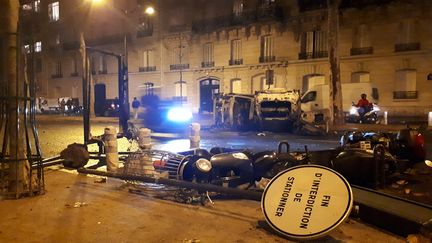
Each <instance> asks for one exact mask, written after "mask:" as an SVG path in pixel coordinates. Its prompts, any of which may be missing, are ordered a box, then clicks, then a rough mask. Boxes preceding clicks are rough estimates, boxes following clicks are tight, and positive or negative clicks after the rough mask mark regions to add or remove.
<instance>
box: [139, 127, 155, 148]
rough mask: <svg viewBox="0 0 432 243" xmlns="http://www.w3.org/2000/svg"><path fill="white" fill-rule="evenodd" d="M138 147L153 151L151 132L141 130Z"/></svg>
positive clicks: (144, 129) (146, 129) (145, 129)
mask: <svg viewBox="0 0 432 243" xmlns="http://www.w3.org/2000/svg"><path fill="white" fill-rule="evenodd" d="M138 146H139V147H140V148H141V149H151V146H152V145H151V130H150V129H148V128H140V129H139V131H138Z"/></svg>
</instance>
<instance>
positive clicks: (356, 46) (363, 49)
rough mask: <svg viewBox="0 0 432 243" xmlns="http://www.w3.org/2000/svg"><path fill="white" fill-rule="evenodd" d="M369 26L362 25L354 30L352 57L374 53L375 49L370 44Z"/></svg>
mask: <svg viewBox="0 0 432 243" xmlns="http://www.w3.org/2000/svg"><path fill="white" fill-rule="evenodd" d="M369 36H370V30H369V26H368V25H365V24H362V25H359V26H357V27H356V28H354V30H353V43H352V48H351V55H366V54H372V53H373V47H372V46H371V43H370V37H369Z"/></svg>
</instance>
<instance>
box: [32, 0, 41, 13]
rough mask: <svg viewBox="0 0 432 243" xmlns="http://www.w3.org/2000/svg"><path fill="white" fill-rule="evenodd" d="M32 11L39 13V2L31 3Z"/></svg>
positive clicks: (37, 0) (38, 0)
mask: <svg viewBox="0 0 432 243" xmlns="http://www.w3.org/2000/svg"><path fill="white" fill-rule="evenodd" d="M33 11H35V12H40V0H36V1H34V2H33Z"/></svg>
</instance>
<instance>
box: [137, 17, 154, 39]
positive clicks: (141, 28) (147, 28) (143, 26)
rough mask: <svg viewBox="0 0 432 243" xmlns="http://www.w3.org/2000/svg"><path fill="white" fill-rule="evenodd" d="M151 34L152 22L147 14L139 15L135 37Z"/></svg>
mask: <svg viewBox="0 0 432 243" xmlns="http://www.w3.org/2000/svg"><path fill="white" fill-rule="evenodd" d="M152 35H153V22H152V21H151V18H150V17H148V16H144V17H141V18H140V19H139V25H138V30H137V37H146V36H152Z"/></svg>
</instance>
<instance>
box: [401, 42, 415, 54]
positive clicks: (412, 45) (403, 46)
mask: <svg viewBox="0 0 432 243" xmlns="http://www.w3.org/2000/svg"><path fill="white" fill-rule="evenodd" d="M417 50H420V43H419V42H413V43H403V44H396V45H395V52H404V51H417Z"/></svg>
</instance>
